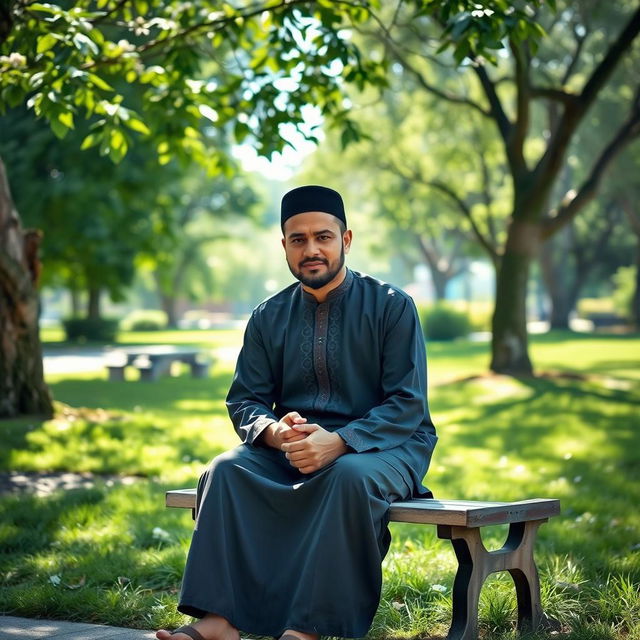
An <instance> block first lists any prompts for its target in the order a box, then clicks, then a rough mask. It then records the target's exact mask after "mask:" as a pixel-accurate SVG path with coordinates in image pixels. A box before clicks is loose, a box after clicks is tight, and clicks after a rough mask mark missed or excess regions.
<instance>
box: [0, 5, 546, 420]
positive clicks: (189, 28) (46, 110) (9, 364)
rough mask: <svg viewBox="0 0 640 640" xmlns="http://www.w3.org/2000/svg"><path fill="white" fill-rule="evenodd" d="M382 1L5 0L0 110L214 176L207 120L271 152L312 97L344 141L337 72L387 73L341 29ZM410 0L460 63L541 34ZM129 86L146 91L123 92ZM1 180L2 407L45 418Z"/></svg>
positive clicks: (103, 147) (27, 290) (220, 157)
mask: <svg viewBox="0 0 640 640" xmlns="http://www.w3.org/2000/svg"><path fill="white" fill-rule="evenodd" d="M539 2H540V0H538V1H536V2H534V4H539ZM380 4H381V3H380V2H379V0H378V1H377V2H373V1H372V2H366V1H358V0H355V1H352V2H335V3H334V2H326V1H324V0H322V1H320V0H319V1H318V2H309V1H307V0H281V1H277V0H276V1H274V0H264V2H262V3H261V2H258V3H251V4H247V5H240V6H235V5H233V4H231V3H226V2H223V3H220V2H212V1H208V0H201V1H199V2H197V3H196V2H189V1H187V2H182V1H180V2H178V1H177V0H173V1H165V0H96V2H95V3H94V2H93V0H79V1H78V2H75V3H73V4H72V5H71V6H70V7H69V8H67V6H66V5H65V6H61V5H57V4H53V3H47V4H44V3H39V2H28V1H26V0H9V1H8V2H5V3H3V4H2V5H1V6H0V100H1V104H0V106H2V107H5V106H6V105H8V106H13V107H16V106H18V105H21V104H26V105H27V106H28V107H29V108H30V109H32V110H33V113H34V114H35V116H36V117H39V118H43V119H45V120H46V121H47V122H48V123H49V124H50V126H51V128H52V130H53V131H54V133H55V134H56V135H58V136H60V137H63V136H64V135H65V134H66V133H67V131H68V130H69V129H72V128H73V127H74V125H75V122H76V121H77V120H88V121H89V122H90V123H91V132H90V133H89V135H88V136H87V137H86V138H85V140H84V142H83V143H82V146H83V147H91V146H97V147H98V149H99V150H100V153H102V154H104V155H109V156H110V157H111V158H112V159H114V160H120V159H122V158H123V157H124V156H125V155H126V153H127V151H128V149H129V147H130V146H131V145H132V144H133V143H134V141H135V137H134V136H135V135H136V134H139V135H142V136H149V137H150V139H151V140H152V141H153V142H154V144H155V146H156V149H157V151H158V153H159V158H160V161H161V162H169V161H170V159H171V158H172V157H173V156H175V157H177V158H179V159H181V160H183V161H185V162H190V161H193V160H198V161H200V162H202V163H204V164H206V165H207V166H208V168H209V169H210V171H212V172H216V171H219V170H222V169H224V167H225V164H226V159H225V156H224V152H223V151H219V150H217V149H216V148H211V147H207V145H206V141H205V138H204V133H205V127H204V126H203V125H202V121H203V120H205V121H208V122H209V123H211V124H212V125H213V126H215V127H217V128H227V129H229V128H230V129H233V132H234V135H235V138H236V140H238V141H242V140H243V139H252V140H253V142H254V144H255V146H256V148H257V149H258V150H259V152H260V153H264V154H270V153H272V152H273V151H275V150H278V149H280V148H282V146H283V145H284V144H285V142H286V140H285V138H284V136H286V132H285V130H284V129H283V125H284V124H285V123H293V124H295V125H298V126H299V128H300V129H301V130H302V131H303V133H304V134H305V135H307V136H308V137H310V138H313V137H314V133H313V131H312V130H309V128H308V127H305V124H304V108H305V106H306V105H308V104H313V105H317V106H318V108H319V109H320V111H321V113H322V114H323V115H325V116H327V117H331V118H332V119H333V120H334V121H335V122H338V123H339V124H340V126H341V127H342V129H343V134H344V140H345V142H349V141H350V140H353V139H355V138H357V137H358V129H357V126H356V125H355V124H354V123H353V122H352V120H351V119H350V118H349V113H348V109H346V108H345V105H344V104H343V101H342V95H341V92H340V89H341V85H342V82H343V79H344V80H345V81H347V82H353V83H356V84H360V85H363V84H364V83H369V84H378V85H382V84H383V83H384V81H385V78H384V73H383V71H384V64H383V63H382V62H376V61H372V60H368V59H366V58H365V57H364V56H363V55H361V52H359V51H358V49H357V48H356V47H355V45H354V44H353V43H352V42H351V41H350V40H349V34H348V32H346V31H345V30H344V28H343V27H344V26H345V24H359V23H361V22H363V21H366V20H367V19H369V18H370V17H371V9H372V8H376V7H378V6H380ZM411 4H412V6H413V8H414V9H415V10H416V11H417V12H418V14H427V13H431V14H433V15H437V16H438V18H439V20H440V21H443V22H445V23H447V24H448V25H449V28H448V31H447V32H446V35H445V37H444V44H445V46H450V47H452V48H453V49H454V51H455V53H456V55H457V57H458V59H459V60H461V59H462V57H464V55H466V54H467V53H469V52H470V51H472V50H473V52H474V53H475V54H482V53H483V52H484V51H485V50H486V48H487V47H489V46H495V44H496V43H497V42H499V40H500V39H502V38H504V37H505V36H506V35H507V34H510V35H511V37H512V40H513V41H514V42H520V41H521V40H522V39H523V38H526V37H527V36H528V35H530V34H531V33H532V32H533V31H535V26H533V27H532V26H530V25H529V24H528V23H527V22H526V21H523V20H522V17H523V16H524V14H523V13H522V11H520V10H513V8H512V7H510V6H509V3H506V2H504V0H492V1H491V2H488V3H487V6H488V8H489V9H488V10H490V11H493V13H494V16H493V19H492V21H491V22H490V23H488V22H487V21H486V20H482V19H481V18H480V17H478V16H476V15H474V10H473V7H474V2H472V1H470V0H459V1H458V2H456V3H451V2H449V1H448V0H436V1H432V2H418V1H414V2H412V3H411ZM483 15H484V14H483ZM460 16H462V19H460ZM498 46H499V45H498ZM203 61H205V62H206V64H203ZM130 85H134V86H136V87H139V88H140V91H139V92H136V93H135V95H134V97H133V98H132V99H131V100H130V101H126V100H125V94H126V91H125V90H124V87H126V86H130ZM8 161H9V162H10V159H9V160H8ZM0 162H1V161H0ZM0 176H1V178H2V184H3V191H2V195H1V196H0V249H2V250H1V251H0V284H1V286H2V294H1V296H2V300H3V306H2V308H0V315H2V318H1V319H0V329H2V330H3V337H4V340H5V341H8V342H13V343H15V344H19V345H20V347H19V349H17V350H15V349H9V348H4V349H3V350H2V351H1V352H0V357H1V360H0V397H2V398H3V399H4V398H6V399H7V400H3V404H2V408H1V411H0V415H14V414H19V413H30V412H31V413H45V414H48V413H51V403H50V401H49V400H48V394H47V392H46V387H45V385H44V381H43V379H42V375H41V374H39V373H38V371H36V370H34V369H33V368H32V367H31V368H30V369H29V364H28V361H35V360H37V359H38V358H39V355H40V345H39V342H38V340H37V333H38V332H37V319H36V315H34V314H26V315H24V316H23V317H22V318H21V319H20V322H21V323H24V324H25V326H26V327H27V329H26V330H23V331H21V330H19V329H18V327H17V325H15V324H12V323H11V322H10V318H9V317H10V315H11V314H13V313H15V309H17V308H18V307H24V308H35V307H36V306H37V293H36V289H35V287H34V280H33V279H32V278H31V277H30V275H29V269H28V266H27V257H26V254H25V250H24V248H23V244H24V237H25V234H24V232H23V230H22V228H21V225H20V221H19V218H18V214H17V211H16V210H15V207H14V206H13V204H12V203H11V200H10V194H9V191H8V188H6V179H5V171H4V166H3V165H1V164H0ZM5 336H6V337H5ZM27 369H29V373H28V375H25V371H27ZM24 398H31V399H32V400H30V401H28V402H27V401H25V400H24Z"/></svg>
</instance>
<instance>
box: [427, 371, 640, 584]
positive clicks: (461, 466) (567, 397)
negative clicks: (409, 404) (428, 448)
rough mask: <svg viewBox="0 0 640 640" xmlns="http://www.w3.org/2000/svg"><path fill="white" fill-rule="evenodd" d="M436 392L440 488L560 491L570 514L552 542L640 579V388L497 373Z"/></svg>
mask: <svg viewBox="0 0 640 640" xmlns="http://www.w3.org/2000/svg"><path fill="white" fill-rule="evenodd" d="M433 396H434V402H433V405H434V415H435V416H436V424H438V421H437V418H438V413H440V414H441V415H442V416H443V424H442V425H440V426H441V428H440V430H439V431H440V435H441V441H440V443H439V444H438V448H437V449H436V452H435V456H434V472H433V484H431V483H429V484H430V486H432V488H436V490H437V493H438V494H442V495H444V491H443V490H442V489H441V488H440V487H443V488H444V489H445V490H446V497H459V498H479V499H494V500H500V499H521V498H522V499H524V498H531V497H538V496H539V497H557V498H560V499H561V502H562V509H563V512H562V514H561V516H559V517H557V518H553V519H552V520H551V521H550V524H549V525H548V526H546V527H543V528H542V529H541V532H540V538H541V541H542V544H543V547H544V548H546V549H548V550H552V552H553V553H554V554H558V555H567V556H569V557H573V558H578V559H580V560H579V563H580V564H581V565H583V566H584V568H585V569H584V570H585V572H586V573H587V574H588V575H590V576H596V575H598V576H600V579H602V576H605V577H606V575H607V574H608V573H620V572H621V571H625V572H628V573H630V574H632V575H634V576H636V578H640V558H639V557H638V553H637V545H638V543H639V542H640V515H638V511H637V505H638V504H640V430H639V429H638V410H637V407H638V405H639V400H640V398H639V397H638V393H637V391H623V390H619V389H607V388H604V387H602V386H599V385H598V384H597V383H596V382H594V381H591V380H589V381H581V380H579V379H571V378H567V377H560V378H527V379H521V380H514V379H505V378H496V379H494V380H492V379H479V380H468V381H466V382H457V383H454V384H451V385H445V386H442V387H438V388H437V389H436V390H435V391H434V393H433ZM501 396H502V397H501ZM427 480H429V478H427ZM454 494H455V495H454ZM634 549H635V551H634Z"/></svg>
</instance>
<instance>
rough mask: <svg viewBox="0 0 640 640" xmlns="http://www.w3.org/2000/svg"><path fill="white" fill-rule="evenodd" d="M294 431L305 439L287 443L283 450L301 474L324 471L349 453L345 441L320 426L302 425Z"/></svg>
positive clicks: (296, 426)
mask: <svg viewBox="0 0 640 640" xmlns="http://www.w3.org/2000/svg"><path fill="white" fill-rule="evenodd" d="M292 430H293V431H296V432H297V433H301V434H302V433H304V435H305V438H304V439H303V440H299V441H296V442H294V441H289V442H285V443H284V444H283V445H282V450H283V451H284V452H285V454H286V456H287V459H288V460H289V462H290V463H291V464H292V465H293V466H294V467H296V469H298V471H300V473H312V472H313V471H317V470H318V469H322V467H326V466H327V465H328V464H329V463H330V462H333V461H334V460H335V459H336V458H339V457H340V456H341V455H344V454H345V453H347V451H348V448H347V445H346V443H345V441H344V440H343V439H342V438H341V437H340V436H339V435H338V434H337V433H331V432H330V431H327V430H326V429H323V428H322V427H321V426H320V425H319V424H303V423H300V424H296V425H293V427H292Z"/></svg>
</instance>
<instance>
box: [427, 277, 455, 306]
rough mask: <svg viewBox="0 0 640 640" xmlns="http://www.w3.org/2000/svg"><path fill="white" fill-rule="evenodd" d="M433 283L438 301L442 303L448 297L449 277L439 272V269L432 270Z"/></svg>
mask: <svg viewBox="0 0 640 640" xmlns="http://www.w3.org/2000/svg"><path fill="white" fill-rule="evenodd" d="M430 271H431V282H433V292H434V293H435V296H436V301H438V302H440V301H441V300H444V299H445V298H446V297H447V285H448V284H449V279H450V278H449V277H448V276H447V274H446V273H442V271H438V270H437V269H430Z"/></svg>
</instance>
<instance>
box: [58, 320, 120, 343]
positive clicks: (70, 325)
mask: <svg viewBox="0 0 640 640" xmlns="http://www.w3.org/2000/svg"><path fill="white" fill-rule="evenodd" d="M62 325H63V327H64V332H65V335H66V339H67V340H68V341H69V342H86V341H88V340H91V341H96V342H113V341H114V340H115V338H116V335H117V333H118V320H116V319H114V318H98V319H93V318H67V319H66V320H63V321H62Z"/></svg>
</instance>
